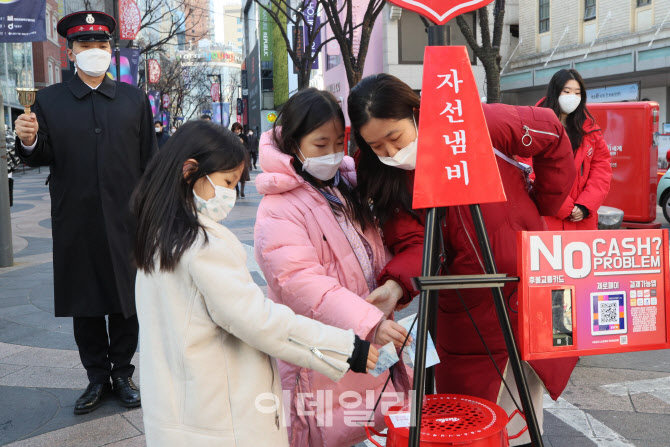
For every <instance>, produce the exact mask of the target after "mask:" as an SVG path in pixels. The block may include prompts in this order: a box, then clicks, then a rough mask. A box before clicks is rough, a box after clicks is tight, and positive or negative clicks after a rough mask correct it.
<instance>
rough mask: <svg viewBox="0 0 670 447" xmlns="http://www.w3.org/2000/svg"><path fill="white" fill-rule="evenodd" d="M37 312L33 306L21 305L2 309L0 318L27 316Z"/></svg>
mask: <svg viewBox="0 0 670 447" xmlns="http://www.w3.org/2000/svg"><path fill="white" fill-rule="evenodd" d="M36 310H37V308H36V307H35V306H33V305H32V304H20V305H18V306H10V307H0V318H2V317H8V316H16V315H26V314H29V313H33V312H35V311H36Z"/></svg>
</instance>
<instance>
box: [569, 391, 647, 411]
mask: <svg viewBox="0 0 670 447" xmlns="http://www.w3.org/2000/svg"><path fill="white" fill-rule="evenodd" d="M561 397H562V398H564V399H565V400H567V401H568V402H570V403H571V404H572V405H574V406H575V407H577V408H579V409H581V410H587V409H588V410H608V409H612V408H616V410H617V411H631V412H633V411H635V408H634V407H633V404H632V403H631V401H630V399H629V397H628V396H627V395H626V396H614V395H612V394H610V393H608V392H607V391H606V390H603V389H602V388H600V387H586V386H574V385H568V387H567V388H566V389H565V391H564V392H563V394H562V395H561Z"/></svg>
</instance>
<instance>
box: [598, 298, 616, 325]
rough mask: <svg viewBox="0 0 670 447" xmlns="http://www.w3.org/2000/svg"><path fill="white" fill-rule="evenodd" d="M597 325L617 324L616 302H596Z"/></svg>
mask: <svg viewBox="0 0 670 447" xmlns="http://www.w3.org/2000/svg"><path fill="white" fill-rule="evenodd" d="M598 324H599V325H601V326H604V325H608V324H619V302H618V301H598Z"/></svg>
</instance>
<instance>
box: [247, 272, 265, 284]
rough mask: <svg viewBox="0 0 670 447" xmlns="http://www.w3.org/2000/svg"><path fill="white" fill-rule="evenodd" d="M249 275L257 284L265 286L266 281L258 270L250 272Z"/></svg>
mask: <svg viewBox="0 0 670 447" xmlns="http://www.w3.org/2000/svg"><path fill="white" fill-rule="evenodd" d="M251 277H252V278H253V279H254V282H255V283H256V285H258V286H267V285H268V283H267V282H265V279H264V278H263V277H262V276H261V275H260V274H259V273H258V272H251Z"/></svg>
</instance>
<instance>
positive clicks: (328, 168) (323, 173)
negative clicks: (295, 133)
mask: <svg viewBox="0 0 670 447" xmlns="http://www.w3.org/2000/svg"><path fill="white" fill-rule="evenodd" d="M298 152H300V155H302V157H303V158H304V159H305V161H303V162H302V170H303V171H307V172H308V173H309V174H310V175H311V176H312V177H314V178H318V179H319V180H321V181H324V182H325V181H327V180H330V179H331V178H333V177H335V174H336V173H337V170H338V169H340V165H341V164H342V160H344V151H342V152H335V153H334V154H328V155H322V156H321V157H311V158H307V157H305V154H303V153H302V151H301V150H300V148H298Z"/></svg>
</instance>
